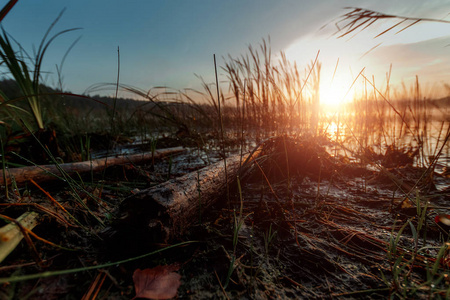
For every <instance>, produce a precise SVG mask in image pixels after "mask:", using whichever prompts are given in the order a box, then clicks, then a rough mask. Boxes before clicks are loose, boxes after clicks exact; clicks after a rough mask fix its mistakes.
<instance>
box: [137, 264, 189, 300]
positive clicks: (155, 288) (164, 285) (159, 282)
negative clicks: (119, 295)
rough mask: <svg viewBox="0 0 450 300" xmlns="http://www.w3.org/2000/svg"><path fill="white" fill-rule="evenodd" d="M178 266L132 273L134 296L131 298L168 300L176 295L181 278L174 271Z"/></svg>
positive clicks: (139, 270) (159, 267)
mask: <svg viewBox="0 0 450 300" xmlns="http://www.w3.org/2000/svg"><path fill="white" fill-rule="evenodd" d="M178 269H179V266H178V265H168V266H157V267H155V268H153V269H144V270H141V269H137V270H136V271H134V273H133V281H134V287H135V289H136V296H135V297H134V298H133V299H135V298H147V299H170V298H173V297H175V296H176V295H177V291H178V288H179V287H180V285H181V283H180V278H181V276H180V275H179V274H177V273H175V272H174V271H177V270H178Z"/></svg>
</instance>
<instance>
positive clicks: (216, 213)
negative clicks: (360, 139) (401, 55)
mask: <svg viewBox="0 0 450 300" xmlns="http://www.w3.org/2000/svg"><path fill="white" fill-rule="evenodd" d="M277 142H278V143H279V142H280V140H277ZM277 142H275V143H273V144H269V146H267V145H266V148H265V151H266V153H264V151H263V157H265V158H266V159H265V160H260V161H259V167H258V166H255V165H254V166H253V167H252V168H250V169H249V170H248V172H246V173H245V174H243V176H242V178H241V180H240V181H239V183H240V189H239V188H238V185H237V183H236V184H234V185H232V186H230V191H229V193H228V196H227V193H225V192H224V191H219V192H218V201H217V203H216V204H215V205H214V206H213V207H211V208H209V209H208V210H207V212H204V213H203V214H201V215H199V216H198V222H197V225H195V226H194V227H192V228H190V229H189V230H188V232H187V234H186V235H185V236H183V237H182V238H180V239H179V240H176V241H170V244H176V243H179V242H186V241H192V243H189V244H185V245H183V246H180V247H176V248H172V249H170V250H166V251H162V252H159V253H157V254H155V255H152V256H148V257H146V258H142V259H139V260H134V261H131V262H128V263H123V264H117V265H114V266H111V267H108V268H102V269H99V270H89V271H83V272H77V273H70V274H66V275H58V276H50V277H45V278H37V279H31V280H26V281H18V282H11V283H3V284H2V286H1V288H0V297H1V299H81V298H82V297H85V298H83V299H130V298H132V297H133V296H134V295H135V291H134V285H133V279H132V276H133V272H134V271H135V270H136V269H145V268H153V267H155V266H158V265H170V264H178V265H179V270H178V273H179V274H180V275H181V286H180V288H179V289H178V295H177V298H180V299H227V298H228V299H320V298H323V299H330V298H343V299H347V298H348V299H352V298H364V299H367V298H373V299H385V298H387V297H389V296H390V295H391V296H392V295H397V294H398V295H401V294H402V293H404V294H405V293H410V292H411V290H410V289H409V288H411V289H412V288H414V287H418V286H420V285H421V284H422V283H423V282H425V281H426V280H427V278H429V276H430V274H429V269H430V265H434V264H436V265H439V270H440V272H443V273H446V274H447V273H448V262H447V261H446V260H442V261H441V262H440V261H438V262H437V263H436V260H435V259H434V258H435V257H436V255H437V252H438V250H439V247H441V245H442V242H443V241H444V240H446V239H448V235H447V236H446V235H445V233H443V232H442V230H440V229H439V228H438V226H437V225H436V223H435V222H434V218H435V216H437V215H440V214H446V213H447V214H448V212H449V210H450V207H449V205H448V203H449V200H450V191H449V188H448V187H449V186H450V179H449V178H447V177H444V176H440V175H439V174H437V173H433V174H432V175H433V176H432V179H433V181H432V182H425V183H424V184H421V185H417V195H419V196H420V197H417V198H414V197H412V196H410V197H405V188H406V187H408V186H412V187H414V183H416V182H419V181H420V180H421V176H420V174H423V170H419V169H418V168H414V167H412V166H410V165H408V166H397V167H396V168H394V169H388V168H384V169H383V170H385V171H387V172H388V173H386V172H381V171H377V170H374V168H373V166H372V167H370V168H367V165H366V164H361V162H360V160H354V161H351V160H349V159H348V158H334V157H332V156H331V155H329V154H327V153H325V152H323V151H324V150H323V149H324V148H323V147H322V145H319V144H317V143H314V144H309V143H306V142H301V141H292V145H291V146H292V147H297V150H293V152H289V153H290V154H289V155H288V156H286V155H285V154H286V151H284V150H283V151H277V146H276V145H275V144H276V143H277ZM284 145H285V141H284ZM284 147H285V148H284V149H286V146H284ZM278 150H279V149H278ZM283 153H284V154H283ZM269 154H270V155H269ZM286 157H287V159H286ZM219 159H220V155H217V154H216V153H213V152H208V151H206V152H205V151H202V150H200V149H196V148H193V149H190V151H188V152H187V153H185V154H183V155H181V156H177V157H172V158H166V159H165V160H163V161H160V162H157V163H156V164H155V165H144V166H133V165H131V166H130V165H128V166H120V167H119V166H116V167H112V168H110V169H108V171H107V172H106V173H105V174H102V175H100V174H92V175H91V176H90V177H88V178H84V181H83V184H82V188H81V187H73V186H68V185H67V184H61V183H53V184H47V185H45V186H43V187H42V188H43V189H44V190H46V191H47V192H48V193H49V194H50V195H51V196H52V197H54V198H55V199H56V200H58V201H59V202H60V203H61V204H62V205H63V207H64V208H65V209H66V210H67V211H68V212H69V213H70V215H72V216H73V217H74V218H76V219H77V220H78V222H79V223H75V222H74V221H73V220H72V219H70V217H68V215H67V214H65V213H64V212H62V211H61V209H60V208H55V207H54V206H53V205H52V204H51V203H50V201H49V200H48V196H46V195H45V194H44V193H42V192H41V191H40V190H39V189H37V188H36V187H34V186H28V187H26V188H21V189H18V190H16V191H15V193H10V194H9V195H8V196H9V199H7V198H6V197H4V196H3V198H2V203H3V204H2V206H1V207H0V209H1V211H2V212H1V214H2V215H6V216H10V217H17V216H19V215H20V214H21V213H23V212H24V211H26V210H35V211H39V212H40V213H41V214H42V220H41V223H40V225H38V226H37V227H36V228H35V229H34V230H33V232H35V233H36V234H37V235H38V236H39V237H41V238H44V239H46V240H49V241H51V242H52V243H54V244H56V245H59V246H63V247H65V249H62V248H58V247H56V246H55V245H54V244H50V243H47V242H44V241H39V240H36V239H34V238H32V239H31V240H32V243H28V244H27V243H25V242H24V241H22V242H21V244H20V245H19V246H18V248H16V250H15V251H14V252H13V253H12V254H10V255H9V256H8V257H7V258H6V260H5V261H3V262H2V265H1V266H0V277H2V278H5V277H9V276H20V275H25V274H35V273H40V272H44V271H54V270H67V269H72V268H82V267H88V266H94V265H100V264H103V263H106V262H111V261H119V260H123V259H126V258H130V257H132V256H133V255H139V254H143V253H148V252H151V251H154V250H157V249H163V248H164V247H166V246H168V244H164V243H163V242H161V243H158V244H153V245H150V247H149V248H148V249H147V248H146V249H133V248H132V247H130V246H129V245H126V244H124V243H123V241H121V240H120V239H117V235H116V236H115V237H114V238H110V236H108V235H105V227H108V225H109V224H113V223H114V218H115V217H116V216H117V207H118V204H119V203H120V201H121V200H122V199H124V198H126V197H127V196H129V195H130V194H131V193H134V192H136V191H137V190H138V189H145V188H147V187H150V186H153V185H155V184H157V183H160V182H163V181H165V180H167V179H168V178H172V177H176V176H180V175H182V174H185V173H188V172H191V171H195V170H196V169H198V168H201V167H203V166H205V165H207V164H210V163H212V162H214V161H217V160H219ZM260 170H263V171H264V172H263V173H261V171H260ZM386 174H395V176H396V178H397V179H396V180H392V179H391V178H390V177H389V176H388V175H386ZM418 174H419V175H418ZM419 179H420V180H419ZM422 181H423V180H422ZM399 182H401V183H400V184H399ZM431 183H433V184H431ZM414 195H416V194H414ZM95 199H96V200H95ZM98 199H101V200H98ZM416 199H421V200H420V201H421V202H420V203H419V207H420V208H421V209H423V210H426V213H424V214H423V216H425V221H424V225H423V226H422V229H421V230H420V231H419V233H418V238H417V239H416V240H415V239H414V238H413V237H414V230H415V228H417V226H418V224H419V222H420V221H419V219H420V214H419V215H418V210H417V202H416V201H417V200H416ZM86 207H88V208H89V209H90V213H88V212H86ZM43 208H46V209H48V210H49V211H51V212H54V213H55V214H58V215H60V216H63V218H62V220H61V219H58V218H56V217H55V216H54V215H53V214H50V213H45V212H44V210H43ZM419 213H420V211H419ZM99 220H100V221H101V222H99ZM408 222H409V223H408ZM101 223H103V225H102V224H101ZM405 224H407V226H404V225H405ZM409 224H411V225H409ZM119 230H120V229H119ZM400 230H401V231H402V233H401V234H400V235H397V234H398V232H399V231H400ZM113 236H114V235H113ZM118 236H120V235H118ZM397 237H398V246H397V247H396V248H395V252H393V248H392V247H391V246H390V245H392V240H393V239H394V240H395V239H396V238H397ZM128 238H129V237H128ZM142 238H143V237H139V236H136V239H142ZM144 238H145V237H144ZM30 247H31V248H30ZM33 247H34V249H33ZM422 247H428V248H426V249H425V250H421V251H420V252H417V253H415V251H416V250H417V249H420V248H422ZM67 248H69V249H67ZM413 254H416V255H414V257H415V258H414V261H412V262H411V258H412V256H413ZM396 261H397V262H398V261H400V262H402V263H401V264H400V266H403V267H404V268H403V269H402V270H401V271H400V272H397V273H395V270H393V266H394V264H395V262H396ZM397 265H398V264H397ZM397 265H396V266H397ZM394 274H398V275H395V276H394ZM435 275H437V274H433V276H435ZM427 276H428V277H427ZM402 279H405V281H402V284H403V283H405V284H406V285H408V286H398V280H402ZM438 284H439V286H438V287H435V288H436V290H430V289H427V288H426V286H424V287H423V288H421V289H420V288H418V289H417V291H416V292H415V293H414V297H417V298H427V297H429V296H430V295H432V296H433V297H434V296H436V295H437V296H442V298H444V297H445V294H443V295H441V294H440V293H441V292H440V291H442V290H445V289H448V287H449V281H448V277H445V279H444V280H441V281H439V282H438ZM95 293H97V295H96V298H95V297H94V296H93V295H94V294H95ZM405 295H406V294H405Z"/></svg>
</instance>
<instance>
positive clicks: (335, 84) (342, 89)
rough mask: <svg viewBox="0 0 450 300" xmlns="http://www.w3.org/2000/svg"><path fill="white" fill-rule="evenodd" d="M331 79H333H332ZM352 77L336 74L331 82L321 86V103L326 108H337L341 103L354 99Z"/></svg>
mask: <svg viewBox="0 0 450 300" xmlns="http://www.w3.org/2000/svg"><path fill="white" fill-rule="evenodd" d="M330 81H331V80H330ZM351 86H352V81H351V79H347V78H343V77H338V76H336V77H335V78H334V79H333V80H332V81H331V82H330V83H328V84H327V82H326V81H325V82H324V83H322V84H321V87H320V104H321V106H322V107H323V108H324V109H337V108H338V107H339V105H340V104H341V103H344V102H348V101H350V100H351V99H353V93H354V91H353V89H350V87H351Z"/></svg>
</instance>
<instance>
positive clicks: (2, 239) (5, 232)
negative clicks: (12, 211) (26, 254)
mask: <svg viewBox="0 0 450 300" xmlns="http://www.w3.org/2000/svg"><path fill="white" fill-rule="evenodd" d="M38 219H39V214H38V213H36V212H26V213H24V214H23V215H21V216H20V217H19V218H17V219H16V222H18V223H19V224H20V225H21V226H23V227H24V228H26V229H29V230H32V229H33V228H34V227H35V226H36V225H37V224H38ZM22 238H23V234H22V231H21V230H20V228H19V226H17V224H15V223H10V224H8V225H5V226H3V227H2V228H0V262H2V261H3V260H4V259H5V258H6V257H7V256H8V255H9V254H10V253H11V252H12V251H13V250H14V249H15V248H16V247H17V245H18V244H19V242H20V241H21V240H22Z"/></svg>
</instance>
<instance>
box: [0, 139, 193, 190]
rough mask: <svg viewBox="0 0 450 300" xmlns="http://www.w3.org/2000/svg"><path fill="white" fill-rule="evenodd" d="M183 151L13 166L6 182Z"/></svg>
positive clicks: (0, 178)
mask: <svg viewBox="0 0 450 300" xmlns="http://www.w3.org/2000/svg"><path fill="white" fill-rule="evenodd" d="M183 151H185V149H183V147H174V148H167V149H159V150H155V152H154V153H153V154H152V153H149V152H146V153H139V154H133V155H123V156H117V157H106V158H101V159H95V160H90V161H83V162H75V163H64V164H58V165H41V166H29V167H23V168H12V169H7V170H6V184H10V183H11V181H12V180H14V181H15V182H16V183H24V182H27V181H28V180H30V179H33V180H34V181H36V182H43V181H50V180H55V179H58V178H61V177H63V178H64V175H69V176H72V175H74V174H76V173H78V174H81V173H87V172H98V171H102V170H103V169H105V168H107V167H110V166H113V165H120V164H129V163H133V164H139V163H143V162H146V161H150V160H152V159H159V158H162V157H164V156H168V155H172V154H177V153H181V152H183ZM63 173H64V174H63ZM0 184H1V185H3V186H4V185H5V178H4V177H3V176H0Z"/></svg>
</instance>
